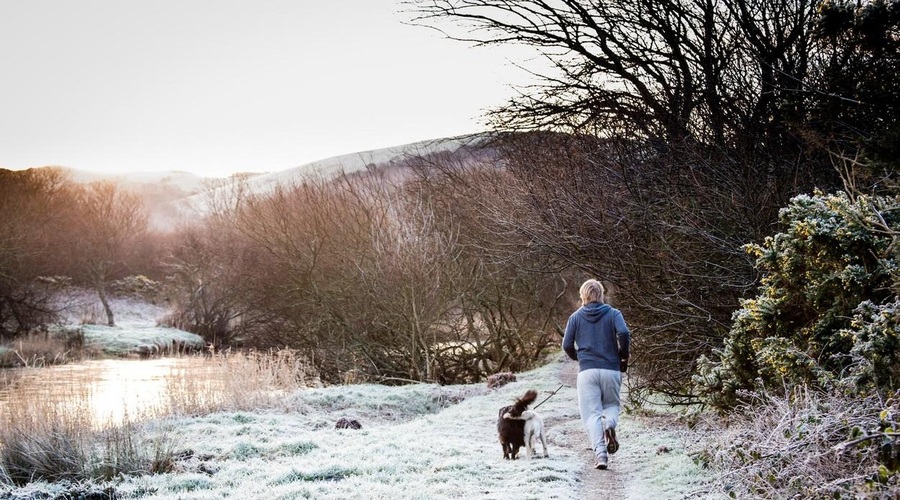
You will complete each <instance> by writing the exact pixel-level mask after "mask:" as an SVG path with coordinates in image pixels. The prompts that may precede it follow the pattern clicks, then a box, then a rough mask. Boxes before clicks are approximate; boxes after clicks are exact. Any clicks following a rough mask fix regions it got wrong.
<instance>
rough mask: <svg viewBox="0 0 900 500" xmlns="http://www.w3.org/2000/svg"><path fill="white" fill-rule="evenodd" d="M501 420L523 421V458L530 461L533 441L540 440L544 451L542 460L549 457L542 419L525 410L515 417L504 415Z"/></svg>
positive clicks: (509, 414) (532, 454) (535, 413)
mask: <svg viewBox="0 0 900 500" xmlns="http://www.w3.org/2000/svg"><path fill="white" fill-rule="evenodd" d="M503 418H508V419H513V420H524V421H525V457H526V458H527V459H528V460H531V457H532V456H534V445H535V440H536V439H540V440H541V447H542V448H543V449H544V458H547V457H549V456H550V455H548V454H547V439H546V437H545V436H544V419H542V418H541V416H540V415H538V414H537V412H534V411H531V410H525V411H523V412H522V413H521V414H520V415H518V416H515V415H513V414H511V413H505V414H504V415H503Z"/></svg>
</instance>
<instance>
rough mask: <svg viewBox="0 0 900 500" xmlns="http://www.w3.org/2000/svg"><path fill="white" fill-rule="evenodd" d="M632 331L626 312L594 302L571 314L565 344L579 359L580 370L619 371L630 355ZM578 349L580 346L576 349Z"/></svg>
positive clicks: (571, 355)
mask: <svg viewBox="0 0 900 500" xmlns="http://www.w3.org/2000/svg"><path fill="white" fill-rule="evenodd" d="M630 342H631V332H629V331H628V326H626V325H625V318H623V317H622V313H621V312H620V311H619V310H618V309H615V308H613V307H611V306H609V305H608V304H601V303H599V302H590V303H588V304H585V305H583V306H581V307H580V308H578V310H577V311H575V312H574V313H572V315H571V316H569V322H568V323H567V324H566V334H565V336H564V337H563V342H562V347H563V350H564V351H566V354H567V355H568V356H569V357H570V358H572V359H574V360H577V361H578V369H579V370H580V371H581V370H588V369H591V368H605V369H607V370H616V371H618V370H619V367H620V362H621V360H622V359H627V358H628V348H629V343H630ZM576 348H577V349H576Z"/></svg>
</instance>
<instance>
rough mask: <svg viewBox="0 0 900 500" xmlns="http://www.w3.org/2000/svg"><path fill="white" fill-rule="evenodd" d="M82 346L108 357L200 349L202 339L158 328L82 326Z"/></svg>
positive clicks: (202, 343)
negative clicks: (97, 350) (97, 349)
mask: <svg viewBox="0 0 900 500" xmlns="http://www.w3.org/2000/svg"><path fill="white" fill-rule="evenodd" d="M82 330H83V331H84V341H85V344H87V345H89V346H95V347H97V348H100V349H102V350H103V351H104V352H107V353H109V354H117V355H122V354H129V353H132V354H157V353H162V352H167V351H171V350H181V349H185V348H187V349H202V348H203V347H204V346H205V345H206V342H205V341H204V340H203V337H201V336H199V335H196V334H193V333H189V332H186V331H184V330H178V329H175V328H168V327H162V326H113V327H110V326H101V325H85V326H83V327H82Z"/></svg>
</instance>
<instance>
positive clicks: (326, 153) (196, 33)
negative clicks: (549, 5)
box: [0, 0, 526, 176]
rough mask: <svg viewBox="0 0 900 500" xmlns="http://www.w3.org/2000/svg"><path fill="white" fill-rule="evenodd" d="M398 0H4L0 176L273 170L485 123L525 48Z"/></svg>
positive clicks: (520, 79) (504, 95) (506, 92)
mask: <svg viewBox="0 0 900 500" xmlns="http://www.w3.org/2000/svg"><path fill="white" fill-rule="evenodd" d="M401 8H402V6H401V5H400V4H399V1H398V0H246V1H242V0H152V1H148V0H141V1H138V0H78V1H69V0H53V1H49V0H0V168H12V169H22V168H29V167H36V166H44V165H63V166H68V167H73V168H78V169H83V170H94V171H101V172H111V173H115V172H133V171H160V170H184V171H189V172H194V173H197V174H199V175H206V176H225V175H229V174H231V173H234V172H239V171H277V170H283V169H287V168H291V167H295V166H298V165H301V164H304V163H307V162H310V161H313V160H318V159H322V158H327V157H331V156H336V155H340V154H346V153H352V152H355V151H362V150H369V149H377V148H382V147H388V146H396V145H400V144H405V143H408V142H414V141H419V140H424V139H432V138H438V137H446V136H453V135H461V134H466V133H472V132H477V131H481V130H483V129H484V128H485V127H484V121H483V119H482V118H481V116H482V114H483V111H484V110H485V109H486V108H488V107H491V106H494V105H497V104H501V103H503V102H505V101H506V100H507V99H508V98H509V97H511V96H512V95H513V90H512V89H511V88H510V87H509V85H510V84H513V83H524V82H525V78H526V77H525V75H524V74H523V72H522V71H521V70H519V69H517V68H515V67H514V66H513V65H512V64H510V61H519V60H521V59H522V57H523V56H524V52H522V51H519V52H518V54H513V53H512V52H506V53H501V51H499V50H497V49H490V50H489V49H478V48H470V47H468V46H467V45H466V44H463V43H460V42H454V41H451V40H447V39H444V38H443V37H442V36H441V35H440V34H439V33H437V32H435V31H433V30H429V29H426V28H422V27H414V26H409V25H405V24H403V23H402V21H404V20H408V19H409V14H404V13H403V12H401Z"/></svg>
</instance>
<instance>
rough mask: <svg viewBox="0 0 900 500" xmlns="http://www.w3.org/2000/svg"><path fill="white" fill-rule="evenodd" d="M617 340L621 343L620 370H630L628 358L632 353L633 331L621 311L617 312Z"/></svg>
mask: <svg viewBox="0 0 900 500" xmlns="http://www.w3.org/2000/svg"><path fill="white" fill-rule="evenodd" d="M616 341H617V342H618V344H619V359H620V365H619V370H620V371H623V372H624V371H626V370H628V358H629V355H630V354H631V352H630V350H631V332H630V331H629V330H628V325H626V324H625V318H624V317H623V316H622V313H621V312H619V313H618V314H616Z"/></svg>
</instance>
